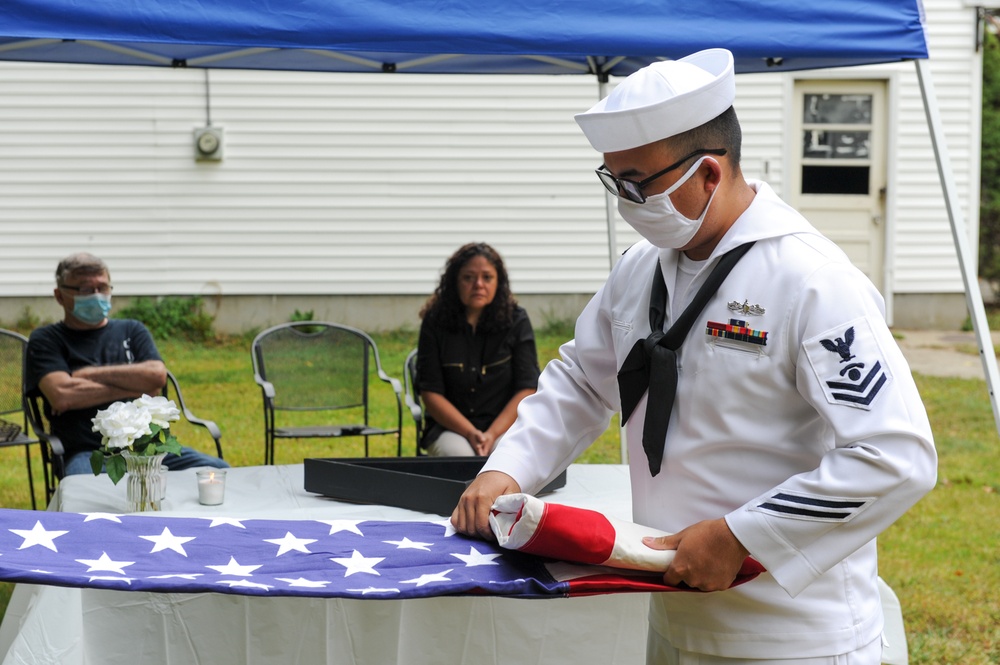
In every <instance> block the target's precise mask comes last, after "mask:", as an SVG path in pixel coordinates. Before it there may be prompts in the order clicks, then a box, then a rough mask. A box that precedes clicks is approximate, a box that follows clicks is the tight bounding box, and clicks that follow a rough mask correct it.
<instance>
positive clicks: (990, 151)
mask: <svg viewBox="0 0 1000 665" xmlns="http://www.w3.org/2000/svg"><path fill="white" fill-rule="evenodd" d="M982 121H983V130H982V164H981V166H980V203H979V275H980V276H981V277H983V278H985V279H988V280H990V281H1000V39H998V37H997V35H996V34H995V33H994V32H993V31H992V30H986V31H985V35H984V42H983V120H982Z"/></svg>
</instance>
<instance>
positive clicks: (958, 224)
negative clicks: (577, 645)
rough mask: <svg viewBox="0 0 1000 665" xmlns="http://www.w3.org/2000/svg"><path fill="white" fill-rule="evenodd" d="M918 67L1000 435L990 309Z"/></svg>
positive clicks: (925, 75)
mask: <svg viewBox="0 0 1000 665" xmlns="http://www.w3.org/2000/svg"><path fill="white" fill-rule="evenodd" d="M913 62H914V63H915V64H916V67H917V78H918V79H919V81H920V94H921V95H922V96H923V99H924V112H925V113H926V115H927V127H928V129H929V130H930V135H931V143H932V144H933V146H934V159H935V160H936V161H937V168H938V175H939V176H940V180H941V188H942V189H943V191H944V202H945V207H946V208H947V210H948V221H949V222H950V223H951V235H952V239H953V240H954V242H955V252H956V254H958V263H959V267H960V268H961V271H962V281H963V283H964V284H965V302H966V305H967V306H968V308H969V316H970V317H971V318H972V327H973V328H974V329H975V331H976V343H977V345H978V347H979V357H980V360H982V363H983V372H984V374H985V375H986V388H987V390H988V392H989V395H990V404H991V405H992V407H993V420H994V424H995V425H996V428H997V431H998V432H1000V408H998V406H997V395H996V388H997V386H998V385H1000V373H998V371H997V356H996V351H995V350H994V348H993V338H992V337H991V336H990V329H989V323H988V322H987V320H986V308H985V306H984V305H983V296H982V293H981V292H980V290H979V279H978V277H977V276H976V274H975V273H974V272H973V269H974V267H975V265H976V262H975V260H974V257H973V255H972V254H971V250H970V247H969V235H968V230H967V228H966V225H965V218H964V217H962V211H961V209H960V208H959V206H958V196H957V194H956V188H955V176H954V174H953V173H952V170H951V161H950V159H949V156H948V146H947V144H946V143H945V137H944V129H943V125H942V123H941V113H940V110H939V109H938V104H937V96H936V94H935V92H934V83H933V81H932V80H931V71H930V64H929V63H928V62H927V60H923V59H921V60H914V61H913Z"/></svg>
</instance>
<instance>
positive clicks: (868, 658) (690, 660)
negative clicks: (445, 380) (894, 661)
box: [646, 628, 882, 665]
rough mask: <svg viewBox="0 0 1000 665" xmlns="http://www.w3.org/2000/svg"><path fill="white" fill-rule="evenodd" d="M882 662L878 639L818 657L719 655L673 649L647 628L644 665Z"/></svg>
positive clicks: (853, 664)
mask: <svg viewBox="0 0 1000 665" xmlns="http://www.w3.org/2000/svg"><path fill="white" fill-rule="evenodd" d="M881 662H882V639H881V638H879V639H877V640H874V641H873V642H872V643H871V644H869V645H867V646H863V647H861V648H860V649H858V650H857V651H851V652H850V653H844V654H840V655H838V656H822V657H820V658H791V659H787V658H766V659H763V660H761V659H754V658H723V657H722V656H708V655H705V654H700V653H691V652H690V651H680V650H678V649H675V648H674V647H673V645H671V644H670V642H668V641H667V638H665V637H663V636H662V635H660V634H659V633H657V632H656V631H655V630H653V629H652V628H650V629H649V633H648V636H647V638H646V665H879V663H881Z"/></svg>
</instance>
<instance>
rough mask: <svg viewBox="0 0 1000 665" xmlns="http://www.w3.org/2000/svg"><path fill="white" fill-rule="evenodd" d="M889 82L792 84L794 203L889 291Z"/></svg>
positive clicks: (869, 275)
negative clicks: (885, 268) (886, 281)
mask: <svg viewBox="0 0 1000 665" xmlns="http://www.w3.org/2000/svg"><path fill="white" fill-rule="evenodd" d="M885 88H886V84H885V82H884V81H874V80H858V81H824V80H804V81H797V82H796V83H795V95H794V97H795V106H794V109H793V116H792V117H793V118H794V120H795V122H794V124H793V128H794V132H795V133H794V135H793V140H797V141H798V143H793V145H795V146H796V149H794V150H793V156H794V157H793V159H792V164H791V165H790V166H791V169H790V171H791V173H790V183H791V195H792V199H793V200H794V205H795V207H796V208H798V209H799V211H801V212H802V214H803V215H805V217H806V219H808V220H809V221H810V222H812V224H813V225H814V226H815V227H816V228H818V229H819V230H820V231H821V232H822V233H823V234H824V235H826V236H827V237H828V238H830V239H831V240H833V241H834V242H836V243H837V244H838V245H839V246H840V247H841V248H842V249H843V250H844V251H845V252H846V253H847V255H848V256H849V257H850V259H851V261H852V262H853V263H854V265H856V266H857V267H858V268H860V269H861V270H862V271H864V273H865V274H866V275H868V278H869V279H871V280H872V282H874V284H875V285H876V286H877V287H878V288H879V289H880V290H883V292H884V286H885V285H884V281H883V280H884V276H883V257H884V254H885V224H884V219H885V195H886V191H885V185H886V166H885V165H886V156H885V154H886V139H885V136H886V125H885V117H886V112H885V106H886V92H885Z"/></svg>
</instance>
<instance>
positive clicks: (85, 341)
mask: <svg viewBox="0 0 1000 665" xmlns="http://www.w3.org/2000/svg"><path fill="white" fill-rule="evenodd" d="M111 289H112V287H111V276H110V273H109V272H108V267H107V265H105V263H104V261H102V260H101V259H99V258H97V257H96V256H93V255H92V254H87V253H78V254H72V255H70V256H68V257H66V258H65V259H63V260H62V261H61V262H60V263H59V266H58V267H57V268H56V289H55V297H56V302H58V303H59V304H60V305H61V306H62V308H63V311H64V312H65V316H64V318H63V320H62V321H60V322H58V323H53V324H50V325H47V326H42V327H41V328H39V329H37V330H35V331H34V332H32V333H31V337H30V338H29V340H28V360H27V368H26V373H25V384H26V387H27V390H28V392H29V394H34V395H38V394H41V395H42V397H44V408H45V416H46V418H48V419H49V422H50V423H51V427H52V433H53V434H55V435H56V436H58V437H59V438H60V440H61V441H62V443H63V446H64V447H65V449H66V458H65V463H66V475H67V476H68V475H72V474H78V473H93V471H92V469H91V466H90V455H91V453H92V452H93V451H94V450H97V449H98V448H100V446H101V435H100V434H99V433H97V432H94V431H93V423H92V421H91V419H92V418H93V417H94V416H95V415H96V414H97V411H98V410H101V409H106V408H107V407H108V406H109V405H110V404H111V403H112V402H118V401H129V400H133V399H135V398H137V397H140V396H141V395H143V394H147V395H158V394H160V392H161V391H162V390H163V386H164V385H165V384H166V382H167V368H166V366H165V365H164V364H163V361H162V360H161V359H160V354H159V352H158V351H157V350H156V345H155V344H154V343H153V338H152V336H151V335H150V334H149V331H148V330H146V327H145V326H143V325H142V324H141V323H140V322H138V321H133V320H129V319H109V318H108V313H109V312H110V311H111ZM163 463H164V464H165V465H166V466H167V467H168V468H170V469H174V470H176V469H187V468H190V467H195V466H212V467H217V468H224V467H228V466H229V465H228V464H227V463H226V462H225V461H223V460H221V459H219V458H218V457H214V456H211V455H206V454H204V453H201V452H198V451H197V450H193V449H191V448H184V449H183V450H182V452H181V454H180V455H173V454H168V455H167V456H166V458H164V461H163Z"/></svg>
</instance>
